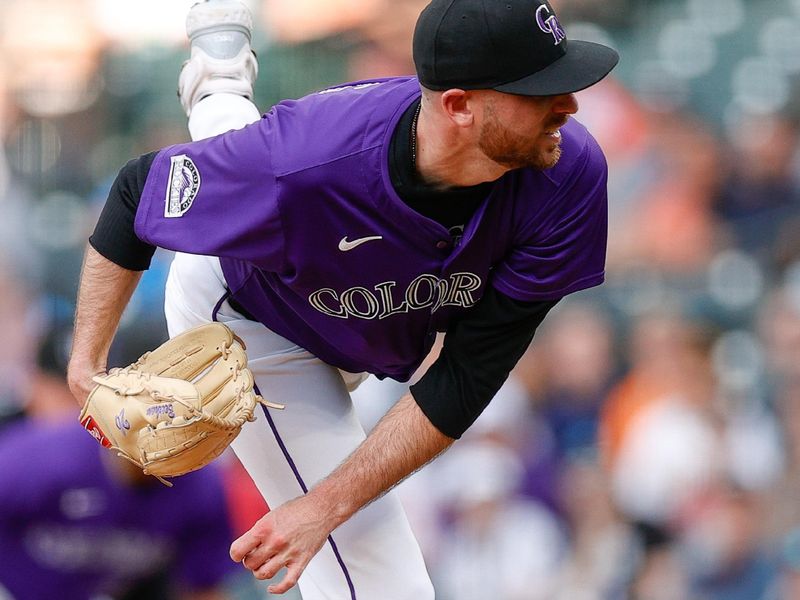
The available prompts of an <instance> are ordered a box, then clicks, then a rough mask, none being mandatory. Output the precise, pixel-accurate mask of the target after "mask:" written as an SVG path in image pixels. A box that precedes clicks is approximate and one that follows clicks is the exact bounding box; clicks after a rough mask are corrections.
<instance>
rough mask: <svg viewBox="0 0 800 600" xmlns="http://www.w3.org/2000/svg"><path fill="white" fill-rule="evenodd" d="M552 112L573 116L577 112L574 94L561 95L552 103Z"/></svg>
mask: <svg viewBox="0 0 800 600" xmlns="http://www.w3.org/2000/svg"><path fill="white" fill-rule="evenodd" d="M553 112H555V113H559V114H567V115H574V114H575V113H576V112H578V99H577V98H576V97H575V94H561V95H560V96H556V97H555V99H554V101H553Z"/></svg>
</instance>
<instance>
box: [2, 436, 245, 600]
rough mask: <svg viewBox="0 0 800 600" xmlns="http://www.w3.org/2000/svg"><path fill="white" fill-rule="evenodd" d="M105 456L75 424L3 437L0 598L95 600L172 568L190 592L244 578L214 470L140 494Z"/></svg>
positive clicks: (148, 487)
mask: <svg viewBox="0 0 800 600" xmlns="http://www.w3.org/2000/svg"><path fill="white" fill-rule="evenodd" d="M101 452H104V453H108V450H106V449H105V448H103V447H102V446H100V445H99V444H98V443H97V442H95V441H94V440H93V439H92V438H91V436H88V435H86V431H85V430H84V429H83V427H81V426H80V425H79V424H78V423H77V422H72V421H70V422H69V423H67V424H63V425H57V426H53V425H42V424H38V423H23V424H21V425H15V426H11V427H9V428H8V429H5V430H3V431H2V433H0V559H1V560H0V590H2V589H3V588H6V589H7V591H8V592H10V593H11V595H12V597H13V598H14V599H15V600H44V599H53V600H55V599H58V600H88V598H90V597H93V596H95V595H98V594H100V593H112V592H115V591H118V590H124V589H125V586H126V585H128V584H129V583H130V582H131V581H134V580H136V579H139V578H142V577H147V576H151V575H154V574H156V573H158V572H160V571H161V570H162V569H163V568H165V567H167V566H169V568H170V573H171V574H173V575H174V577H175V579H177V580H178V581H179V582H181V583H182V584H183V585H185V586H186V587H187V588H190V589H205V588H208V587H211V586H214V585H217V584H219V583H221V580H222V579H223V577H225V576H226V575H228V574H230V573H231V572H232V571H234V570H235V569H236V570H238V569H237V565H236V564H235V563H233V562H232V561H231V560H230V558H229V556H228V548H229V547H230V544H231V542H232V533H231V530H230V526H229V524H228V517H227V512H226V510H227V509H226V503H225V497H224V493H223V489H222V485H221V480H220V476H219V473H218V472H217V471H216V470H215V469H214V467H213V465H211V466H210V467H206V468H205V469H203V470H201V471H197V472H195V473H190V474H188V475H186V476H183V477H180V478H179V479H176V480H174V487H173V488H167V487H166V486H164V485H162V484H161V483H159V482H158V481H156V480H155V479H153V481H152V482H148V483H147V484H146V485H145V486H140V487H131V486H128V485H123V484H121V483H119V482H118V481H117V480H116V479H114V478H112V477H110V476H109V473H108V471H107V467H106V466H105V464H104V462H103V461H102V460H101V458H100V453H101ZM109 457H112V455H111V454H110V453H109ZM114 460H117V459H114ZM119 460H121V459H119ZM0 596H2V594H0Z"/></svg>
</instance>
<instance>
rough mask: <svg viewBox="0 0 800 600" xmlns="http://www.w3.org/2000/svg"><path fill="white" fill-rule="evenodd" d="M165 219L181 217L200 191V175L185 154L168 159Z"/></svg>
mask: <svg viewBox="0 0 800 600" xmlns="http://www.w3.org/2000/svg"><path fill="white" fill-rule="evenodd" d="M167 182H168V183H167V197H166V200H165V203H164V216H165V217H181V216H183V215H184V214H185V213H186V211H187V210H189V208H191V206H192V202H193V201H194V199H195V197H196V196H197V192H199V191H200V173H199V172H198V171H197V167H196V166H195V164H194V162H192V159H191V158H189V157H188V156H186V155H185V154H178V155H177V156H172V157H170V166H169V179H168V180H167Z"/></svg>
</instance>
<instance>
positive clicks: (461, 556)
mask: <svg viewBox="0 0 800 600" xmlns="http://www.w3.org/2000/svg"><path fill="white" fill-rule="evenodd" d="M443 460H445V464H443V465H442V466H441V468H440V469H437V472H438V473H439V477H441V478H443V482H444V485H445V486H446V487H447V489H449V490H450V494H449V495H448V499H449V505H450V510H451V511H452V523H451V525H450V526H449V527H448V528H447V529H446V530H445V533H444V537H443V540H442V543H441V547H440V563H439V567H440V570H439V578H438V581H437V582H436V587H437V598H439V597H441V598H442V599H443V600H483V599H484V598H486V597H487V596H486V591H487V589H490V590H491V596H492V597H495V598H503V600H539V599H541V600H544V599H547V598H551V597H552V595H553V593H554V591H555V583H556V577H555V575H556V571H555V569H556V567H557V566H558V564H559V563H560V561H561V559H562V556H563V553H564V551H565V538H564V535H563V532H562V530H561V527H560V525H559V523H558V522H557V521H556V520H555V519H554V518H553V516H552V514H551V513H550V512H549V511H547V510H546V509H544V508H542V507H541V506H540V505H538V504H537V503H535V502H532V501H530V500H522V499H520V498H517V497H515V490H516V487H517V486H518V484H519V479H520V476H521V475H522V465H521V464H520V462H519V459H518V458H517V457H516V456H515V455H514V454H513V452H511V451H510V450H509V449H507V448H504V447H502V446H499V445H496V444H492V443H489V442H484V443H478V442H467V443H465V444H463V445H461V446H456V447H455V448H453V449H452V450H451V451H450V453H448V454H447V455H446V456H445V457H443ZM478 565H480V568H476V567H477V566H478Z"/></svg>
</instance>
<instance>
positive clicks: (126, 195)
mask: <svg viewBox="0 0 800 600" xmlns="http://www.w3.org/2000/svg"><path fill="white" fill-rule="evenodd" d="M155 157H156V153H155V152H151V153H149V154H143V155H142V156H140V157H139V158H136V159H133V160H132V161H130V162H128V164H126V165H125V166H124V167H122V169H121V170H120V172H119V174H118V175H117V178H116V179H115V180H114V183H113V184H112V186H111V190H110V191H109V193H108V199H107V200H106V204H105V206H104V207H103V211H102V212H101V213H100V218H99V219H98V221H97V225H96V226H95V228H94V233H92V235H91V237H90V238H89V243H90V244H91V245H92V248H94V249H95V250H97V251H98V252H99V253H100V254H102V255H103V256H104V257H105V258H107V259H108V260H110V261H111V262H113V263H115V264H117V265H119V266H120V267H123V268H125V269H129V270H131V271H144V270H146V269H147V268H148V267H149V266H150V260H151V259H152V258H153V254H155V251H156V247H155V246H151V245H150V244H147V243H145V242H143V241H142V240H140V239H139V238H138V237H136V233H135V231H134V228H133V225H134V221H135V219H136V209H137V207H138V206H139V200H140V199H141V197H142V190H143V189H144V184H145V182H146V181H147V174H148V173H149V172H150V166H151V165H152V164H153V160H154V159H155Z"/></svg>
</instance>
